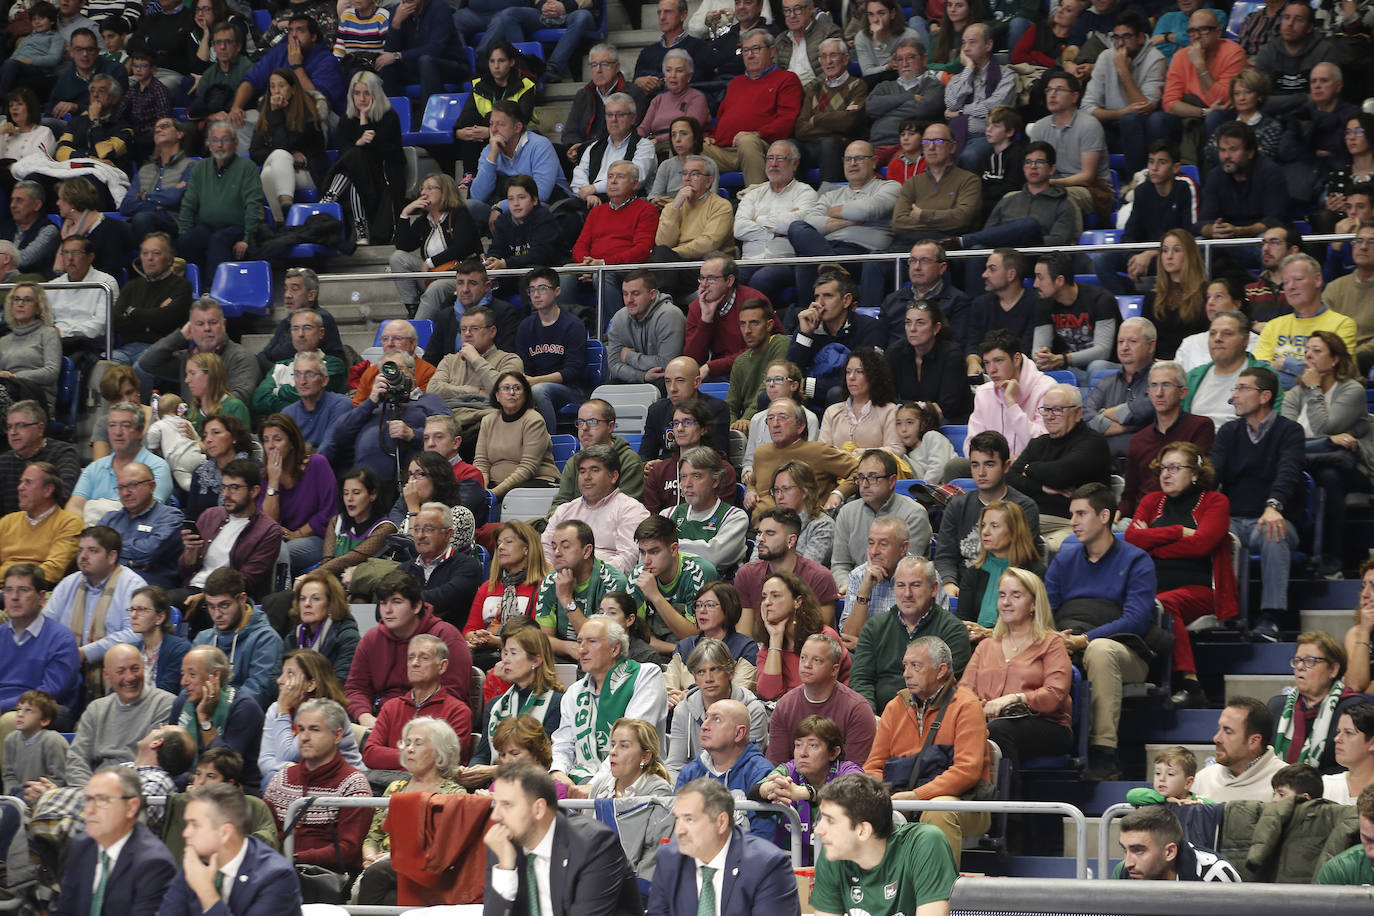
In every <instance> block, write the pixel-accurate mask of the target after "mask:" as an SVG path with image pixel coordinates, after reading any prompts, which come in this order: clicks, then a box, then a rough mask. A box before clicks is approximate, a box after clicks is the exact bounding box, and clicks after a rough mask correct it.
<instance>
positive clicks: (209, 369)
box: [184, 353, 252, 436]
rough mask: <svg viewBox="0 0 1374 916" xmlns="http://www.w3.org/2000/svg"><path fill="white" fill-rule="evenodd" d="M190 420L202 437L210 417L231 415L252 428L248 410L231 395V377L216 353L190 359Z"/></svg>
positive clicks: (187, 383)
mask: <svg viewBox="0 0 1374 916" xmlns="http://www.w3.org/2000/svg"><path fill="white" fill-rule="evenodd" d="M184 380H185V382H186V393H187V394H188V395H190V397H188V398H187V399H186V419H187V420H190V421H191V426H192V427H194V428H195V431H196V435H197V436H199V435H200V434H201V433H202V432H204V430H205V420H206V418H208V417H213V416H220V415H224V414H228V415H229V416H231V417H233V418H234V419H236V420H238V421H239V422H240V423H242V424H243V425H244V427H250V426H251V424H252V420H250V419H249V416H248V407H247V406H246V405H245V404H244V403H243V402H242V401H240V400H239V399H238V398H236V397H234V396H233V395H232V394H230V393H229V375H228V373H226V372H225V371H224V361H223V360H221V359H220V358H219V355H218V354H216V353H196V354H193V355H192V356H191V358H190V359H188V360H186V375H185V377H184Z"/></svg>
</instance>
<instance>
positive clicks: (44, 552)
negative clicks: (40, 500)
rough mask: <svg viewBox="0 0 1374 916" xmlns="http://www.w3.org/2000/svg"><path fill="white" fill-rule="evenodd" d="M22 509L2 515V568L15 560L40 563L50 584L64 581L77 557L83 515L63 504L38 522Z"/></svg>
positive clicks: (0, 536)
mask: <svg viewBox="0 0 1374 916" xmlns="http://www.w3.org/2000/svg"><path fill="white" fill-rule="evenodd" d="M26 516H27V513H26V512H24V511H23V510H22V509H21V510H20V511H18V512H11V513H10V514H9V515H6V516H5V517H3V518H0V569H3V568H6V567H8V566H9V565H10V564H11V563H37V564H38V565H39V566H40V567H42V569H43V578H44V579H46V580H47V581H48V584H49V585H55V584H57V583H58V582H60V581H62V577H63V576H65V575H66V574H67V570H68V569H69V568H70V567H71V565H72V560H73V559H75V558H76V541H77V537H78V536H79V535H80V534H81V519H80V517H79V516H76V515H73V514H72V513H70V512H68V511H67V510H66V509H63V508H61V507H60V506H59V507H57V508H55V509H53V511H52V512H51V513H50V514H49V515H48V517H47V518H45V519H43V521H41V522H39V523H38V524H37V525H30V524H29V522H28V519H27V517H26Z"/></svg>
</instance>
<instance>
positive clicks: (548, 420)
mask: <svg viewBox="0 0 1374 916" xmlns="http://www.w3.org/2000/svg"><path fill="white" fill-rule="evenodd" d="M561 291H562V286H561V283H560V281H559V279H558V274H557V273H556V272H555V271H554V270H553V269H552V268H548V267H536V268H535V269H534V270H531V271H530V272H529V273H527V274H525V295H526V298H528V299H529V301H530V306H531V307H532V308H533V309H534V314H533V315H531V316H530V317H528V318H526V319H525V320H524V321H522V322H520V329H519V330H518V331H516V332H515V355H516V356H518V357H520V359H521V360H522V361H523V362H524V364H525V376H526V378H527V379H528V380H529V383H530V387H531V388H532V389H533V391H534V407H535V409H536V410H538V411H539V415H540V416H542V417H543V418H544V423H545V424H546V425H547V426H548V428H549V432H550V433H552V432H554V430H556V429H557V428H558V426H557V424H558V418H557V412H558V410H560V409H561V408H563V407H564V406H566V405H568V404H573V403H576V402H578V401H580V400H581V399H582V397H583V393H582V390H581V386H582V383H583V380H584V377H585V375H586V373H587V328H586V326H585V325H584V324H583V323H582V322H581V321H578V320H577V319H576V318H574V317H573V316H572V315H570V314H568V313H567V312H565V311H563V309H562V308H561V307H559V304H558V297H559V295H560V293H561Z"/></svg>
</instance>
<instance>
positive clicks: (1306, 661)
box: [1288, 655, 1331, 671]
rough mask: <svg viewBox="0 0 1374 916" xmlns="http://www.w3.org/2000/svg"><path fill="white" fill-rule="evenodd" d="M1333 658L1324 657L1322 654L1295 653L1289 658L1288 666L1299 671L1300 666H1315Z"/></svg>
mask: <svg viewBox="0 0 1374 916" xmlns="http://www.w3.org/2000/svg"><path fill="white" fill-rule="evenodd" d="M1329 661H1331V659H1329V658H1323V657H1322V656H1320V655H1295V656H1293V657H1292V658H1290V659H1289V660H1288V667H1290V668H1292V669H1293V670H1294V671H1297V670H1298V669H1299V668H1313V667H1316V666H1317V665H1320V664H1321V663H1322V662H1329Z"/></svg>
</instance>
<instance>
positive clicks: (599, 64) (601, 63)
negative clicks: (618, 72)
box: [591, 60, 619, 70]
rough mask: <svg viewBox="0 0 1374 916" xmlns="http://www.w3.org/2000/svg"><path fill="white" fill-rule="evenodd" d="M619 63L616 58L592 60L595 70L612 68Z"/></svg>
mask: <svg viewBox="0 0 1374 916" xmlns="http://www.w3.org/2000/svg"><path fill="white" fill-rule="evenodd" d="M618 63H619V61H614V60H594V61H591V67H592V69H593V70H609V69H610V68H612V67H614V66H616V65H617V64H618Z"/></svg>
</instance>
